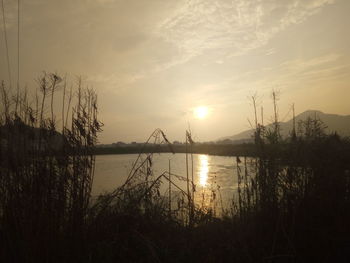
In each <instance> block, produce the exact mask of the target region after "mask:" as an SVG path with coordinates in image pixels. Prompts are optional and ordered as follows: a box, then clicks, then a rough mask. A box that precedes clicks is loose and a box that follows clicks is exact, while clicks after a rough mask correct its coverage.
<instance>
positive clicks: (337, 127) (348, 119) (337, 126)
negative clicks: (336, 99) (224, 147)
mask: <svg viewBox="0 0 350 263" xmlns="http://www.w3.org/2000/svg"><path fill="white" fill-rule="evenodd" d="M308 117H311V118H317V119H320V120H321V121H322V122H323V123H324V124H325V125H326V126H327V128H326V132H327V133H334V132H337V133H338V134H339V135H340V136H350V115H338V114H328V113H323V112H322V111H318V110H307V111H304V112H303V113H300V114H299V115H297V116H295V122H296V126H298V122H299V121H302V120H306V119H307V118H308ZM266 127H267V128H271V129H272V124H269V125H267V126H266ZM280 127H281V135H282V137H287V136H288V135H289V134H290V132H291V131H292V129H293V119H291V120H289V121H287V122H280ZM253 134H254V130H253V129H249V130H246V131H243V132H240V133H238V134H236V135H233V136H227V137H223V138H220V139H219V140H218V141H219V142H223V141H225V142H231V143H239V142H247V141H251V140H252V136H253Z"/></svg>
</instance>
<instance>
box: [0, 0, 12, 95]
mask: <svg viewBox="0 0 350 263" xmlns="http://www.w3.org/2000/svg"><path fill="white" fill-rule="evenodd" d="M1 7H2V22H3V27H4V36H5V47H6V58H7V69H8V74H9V82H10V89H11V87H12V80H11V66H10V56H9V47H8V42H7V32H6V19H5V7H4V0H1Z"/></svg>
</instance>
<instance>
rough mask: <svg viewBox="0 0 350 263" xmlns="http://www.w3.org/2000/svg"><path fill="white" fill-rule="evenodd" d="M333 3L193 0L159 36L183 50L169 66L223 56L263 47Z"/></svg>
mask: <svg viewBox="0 0 350 263" xmlns="http://www.w3.org/2000/svg"><path fill="white" fill-rule="evenodd" d="M333 2H334V1H333V0H313V1H302V0H288V1H280V0H272V1H261V0H250V1H247V0H234V1H212V0H190V1H188V3H186V4H184V6H182V7H181V8H179V9H178V10H177V11H175V12H174V14H173V15H172V16H170V17H169V18H167V19H166V20H165V21H163V22H162V23H161V24H160V25H159V27H158V29H157V31H156V33H157V34H158V35H159V36H160V37H161V38H162V39H164V40H165V41H167V42H170V43H172V44H173V45H175V46H177V47H178V48H179V50H180V51H181V56H179V57H178V58H177V59H176V61H172V62H171V63H169V65H174V64H178V63H180V64H181V63H184V62H187V61H188V60H189V59H191V58H193V57H196V56H199V55H202V54H204V53H205V52H206V51H208V50H217V51H218V53H221V56H222V57H232V56H237V55H242V54H245V53H247V52H248V51H250V50H253V49H256V48H259V47H261V46H264V45H265V44H267V43H268V42H269V40H270V39H271V38H272V37H273V36H275V35H276V34H278V33H279V32H280V31H282V30H285V29H286V28H287V27H289V26H291V25H293V24H299V23H302V22H303V21H305V20H306V19H307V18H308V17H310V16H312V15H314V14H316V13H318V12H319V11H320V10H321V9H322V8H323V7H324V6H326V5H329V4H332V3H333Z"/></svg>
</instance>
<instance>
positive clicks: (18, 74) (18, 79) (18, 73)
mask: <svg viewBox="0 0 350 263" xmlns="http://www.w3.org/2000/svg"><path fill="white" fill-rule="evenodd" d="M2 1H4V0H2ZM19 1H20V0H18V1H17V3H18V14H17V15H18V21H17V22H18V28H17V85H18V88H19V81H20V71H19V65H20V64H19V62H20V60H19V57H20V54H19V42H20V38H19V36H20V30H19V28H20V26H19V25H20V24H19V22H20V19H19V17H20V12H19V11H20V5H19Z"/></svg>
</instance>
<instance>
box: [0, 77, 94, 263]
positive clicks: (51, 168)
mask: <svg viewBox="0 0 350 263" xmlns="http://www.w3.org/2000/svg"><path fill="white" fill-rule="evenodd" d="M38 85H39V89H40V93H41V95H40V97H39V96H37V97H36V98H35V103H34V106H33V105H32V104H31V103H30V102H31V100H30V98H29V96H28V92H27V91H26V90H23V91H21V92H20V93H19V94H12V93H11V91H10V90H9V89H8V88H6V86H5V84H4V83H2V84H1V90H0V92H1V104H2V107H1V111H0V140H1V152H0V155H1V158H0V169H1V170H0V171H1V176H0V222H1V223H0V225H1V229H0V231H1V235H0V236H1V241H0V242H1V254H2V258H3V259H6V261H7V262H10V261H16V262H26V261H46V262H50V261H59V259H60V258H61V257H62V256H63V255H62V251H66V252H67V253H71V252H74V251H71V252H69V251H70V246H71V245H73V244H74V243H75V242H78V243H79V242H81V238H82V233H84V227H85V221H86V215H87V210H88V208H89V202H90V192H91V186H92V182H93V177H94V166H95V158H94V156H93V148H94V146H95V144H96V141H97V133H98V132H99V131H100V130H101V123H100V122H99V121H98V119H97V96H96V94H95V93H94V91H93V90H91V89H86V88H83V86H82V83H81V81H78V83H77V87H76V94H75V95H73V94H72V92H70V93H69V96H68V97H67V96H66V94H65V92H64V97H63V102H64V101H66V100H68V105H67V104H64V103H63V107H62V112H61V113H62V116H65V115H66V116H67V117H66V120H64V119H62V120H61V128H62V132H58V127H57V125H58V121H57V120H56V115H55V113H54V102H55V100H54V99H55V96H56V95H58V93H56V92H57V90H59V89H64V91H65V89H66V86H67V82H66V80H64V79H61V78H60V77H59V76H57V75H55V74H43V75H42V76H41V77H40V78H39V79H38ZM72 101H75V102H76V104H75V105H71V102H72ZM65 105H67V106H66V107H65ZM47 108H49V109H50V110H49V113H47V111H46V110H47ZM68 119H69V121H68ZM72 247H74V248H77V247H79V245H77V244H74V246H72Z"/></svg>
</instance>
